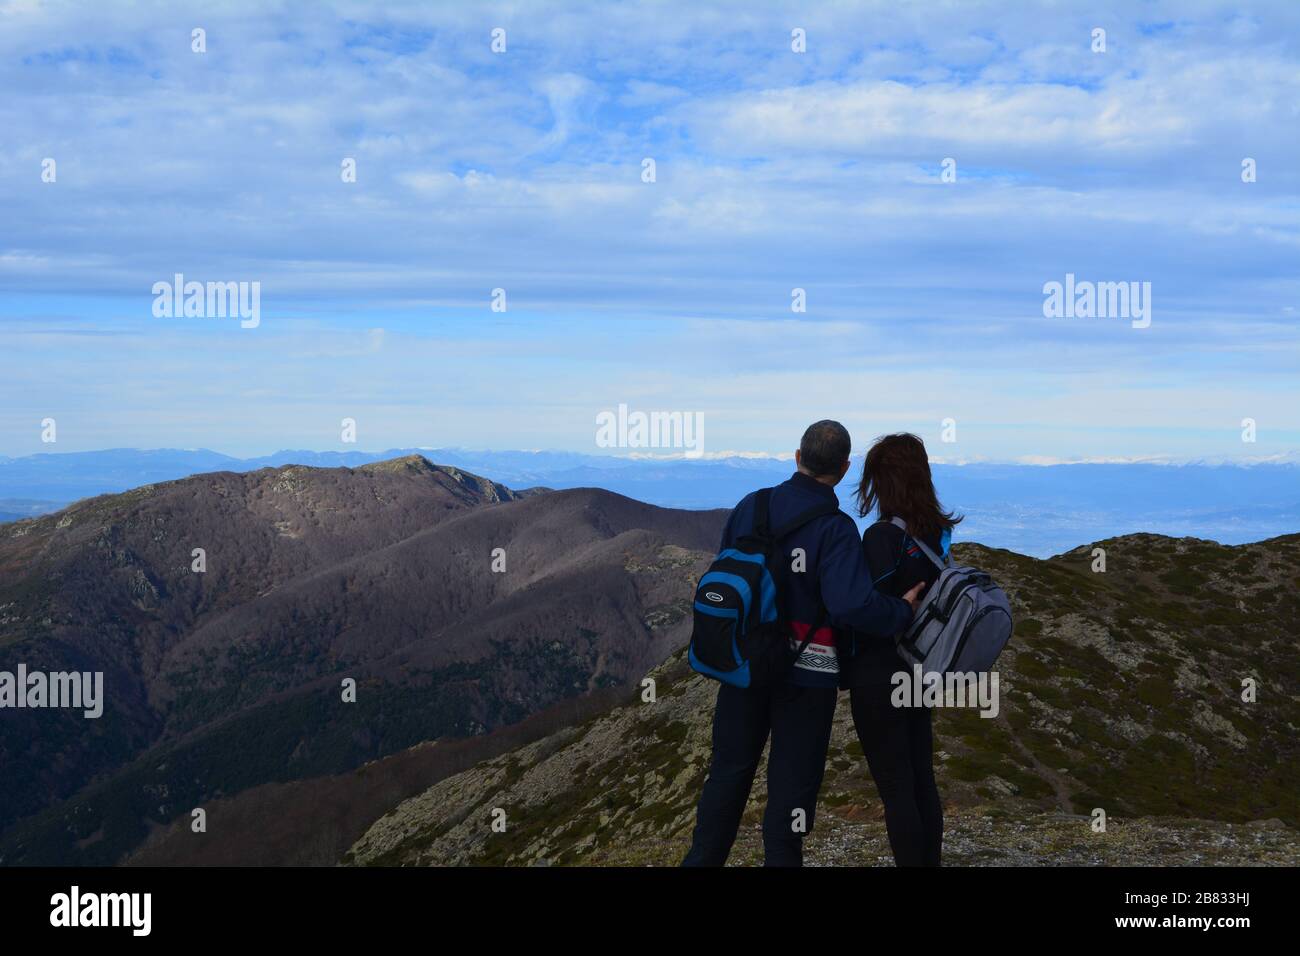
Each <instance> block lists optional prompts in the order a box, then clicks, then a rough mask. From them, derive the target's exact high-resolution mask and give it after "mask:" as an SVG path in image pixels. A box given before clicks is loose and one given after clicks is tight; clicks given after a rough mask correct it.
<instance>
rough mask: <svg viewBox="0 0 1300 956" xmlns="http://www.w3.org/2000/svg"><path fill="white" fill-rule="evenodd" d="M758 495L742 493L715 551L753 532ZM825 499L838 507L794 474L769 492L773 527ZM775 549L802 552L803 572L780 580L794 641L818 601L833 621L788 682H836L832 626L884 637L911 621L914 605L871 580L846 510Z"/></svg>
mask: <svg viewBox="0 0 1300 956" xmlns="http://www.w3.org/2000/svg"><path fill="white" fill-rule="evenodd" d="M756 494H757V492H753V493H751V494H748V495H746V496H745V498H744V499H743V500H742V501H741V502H740V504H738V505H736V507H735V508H734V509H733V510H732V512H731V516H730V517H729V518H728V519H727V525H726V527H725V528H723V529H722V543H721V544H720V545H719V547H718V551H719V552H721V551H725V550H726V549H727V548H730V547H734V546H735V544H736V541H737V539H739V538H740V537H742V536H744V535H746V534H748V533H749V532H750V531H752V530H753V527H754V497H755V495H756ZM825 501H834V502H836V503H837V504H838V499H837V498H836V497H835V489H834V488H832V487H830V486H829V485H825V484H822V483H821V482H820V481H817V480H816V479H815V478H811V477H809V476H808V475H805V474H803V473H802V472H798V471H796V472H795V473H794V474H793V475H791V476H790V479H789V480H788V481H783V482H782V483H781V484H779V485H777V486H776V487H775V488H774V489H772V498H771V502H770V503H769V505H768V508H769V519H770V523H771V526H772V527H774V528H775V527H779V526H780V525H781V524H782V523H784V522H786V521H790V520H791V519H793V518H796V517H798V516H799V515H800V514H802V513H803V512H805V511H807V510H809V509H810V508H812V507H814V506H816V505H818V504H822V503H823V502H825ZM779 546H780V553H781V554H783V555H784V557H785V560H786V561H789V562H793V557H792V553H793V552H794V550H795V549H796V548H802V549H803V552H804V559H805V563H804V569H805V570H804V571H803V573H800V574H791V575H789V576H788V577H787V579H786V580H787V581H788V582H789V591H788V595H787V601H788V602H789V603H788V611H789V615H790V619H791V623H792V624H793V625H794V639H795V640H796V641H797V642H800V643H802V641H803V638H804V637H805V636H806V635H807V633H808V628H809V627H811V626H812V624H813V623H814V622H815V621H816V620H817V617H818V611H819V609H820V608H821V607H823V606H824V607H825V608H826V613H827V616H828V617H829V619H830V622H831V624H833V625H834V627H829V626H825V627H821V628H819V629H818V630H817V631H816V632H815V633H814V634H813V639H812V640H811V641H810V642H809V644H808V646H807V647H806V648H805V649H804V652H803V654H801V655H800V657H799V660H798V662H796V664H795V667H794V670H793V671H791V674H790V681H791V682H793V683H795V684H801V685H804V686H812V687H836V686H838V682H839V663H838V658H837V656H836V630H837V629H841V628H842V629H854V630H858V631H865V632H866V633H867V634H870V635H874V636H876V638H877V639H878V640H882V641H884V640H890V639H892V638H893V636H894V635H895V634H897V633H898V632H900V631H902V630H904V629H905V628H906V627H907V626H908V625H909V624H910V623H911V622H912V609H911V607H909V606H908V604H907V602H906V601H900V600H899V599H898V598H895V597H890V596H889V595H887V594H882V593H881V592H879V591H877V590H876V589H875V587H874V586H873V585H872V583H871V575H870V573H869V572H868V571H867V565H866V561H865V560H864V558H863V556H862V540H861V538H859V537H858V529H857V525H855V524H854V523H853V519H852V518H850V517H849V516H848V515H847V514H845V513H844V512H842V511H841V512H839V513H838V514H833V515H823V516H822V517H819V518H814V519H813V520H812V521H809V522H808V523H807V524H805V525H803V526H802V527H800V528H796V529H795V530H794V531H792V532H790V534H789V535H787V536H786V537H785V539H784V540H782V541H781V542H780V543H779ZM787 566H789V565H787ZM795 646H796V647H797V646H798V645H797V644H796V645H795Z"/></svg>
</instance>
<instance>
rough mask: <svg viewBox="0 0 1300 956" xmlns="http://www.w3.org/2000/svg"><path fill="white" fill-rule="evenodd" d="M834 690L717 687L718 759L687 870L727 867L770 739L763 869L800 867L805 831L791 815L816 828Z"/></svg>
mask: <svg viewBox="0 0 1300 956" xmlns="http://www.w3.org/2000/svg"><path fill="white" fill-rule="evenodd" d="M836 693H837V691H836V689H835V688H834V687H800V686H797V685H795V684H792V683H788V682H784V683H781V684H777V685H776V686H774V687H770V688H762V689H758V690H753V689H741V688H739V687H732V686H731V685H729V684H720V685H719V686H718V702H717V706H716V708H715V709H714V711H713V762H712V764H711V765H710V766H709V779H708V780H707V781H706V782H705V784H704V793H703V794H702V795H701V797H700V804H699V807H698V808H697V810H696V815H695V836H694V839H693V841H692V843H691V849H690V852H689V853H687V854H686V859H685V860H683V861H682V865H683V866H722V865H723V864H724V863H726V861H727V854H728V853H730V852H731V845H732V843H734V842H735V840H736V831H737V830H738V829H739V827H740V818H741V815H742V814H743V813H744V812H745V804H746V803H747V802H748V800H749V791H750V787H751V786H752V785H753V783H754V773H755V771H757V769H758V763H759V760H760V759H761V758H762V756H763V746H764V744H766V743H767V738H768V736H769V735H770V736H771V738H772V750H771V753H769V754H768V759H767V810H766V812H765V813H764V815H763V855H764V865H766V866H800V865H802V863H803V833H801V832H798V831H797V830H796V828H795V824H796V822H798V820H797V818H796V816H795V813H794V811H795V810H802V811H803V814H802V817H803V822H805V823H806V827H805V828H804V829H806V831H807V832H811V831H812V825H813V816H814V812H815V810H816V806H817V793H818V791H819V790H820V789H821V785H822V774H823V773H824V772H825V770H826V748H827V747H828V746H829V744H830V738H831V722H832V720H833V718H834V716H835V695H836Z"/></svg>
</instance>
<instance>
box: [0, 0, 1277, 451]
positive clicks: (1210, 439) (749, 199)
mask: <svg viewBox="0 0 1300 956" xmlns="http://www.w3.org/2000/svg"><path fill="white" fill-rule="evenodd" d="M196 28H198V29H202V30H203V31H204V33H203V41H204V42H203V46H204V50H203V51H202V52H196V50H195V49H194V47H195V45H196V41H195V39H194V33H193V31H194V30H195V29H196ZM1097 29H1102V30H1104V31H1105V49H1104V50H1097V49H1094V48H1095V47H1096V46H1097V40H1096V39H1095V36H1094V31H1095V30H1097ZM498 30H502V31H504V49H503V50H501V51H500V52H497V51H494V49H493V42H494V31H498ZM793 31H802V33H800V34H795V33H794V32H793ZM496 35H497V37H498V38H500V37H501V36H502V34H500V33H498V34H496ZM799 36H801V37H802V38H803V41H804V50H803V52H797V51H796V49H794V47H796V46H798V45H799V43H798V40H797V37H799ZM500 46H501V43H500V39H498V48H500ZM0 87H2V88H3V89H4V90H5V91H6V93H5V96H4V97H2V98H0V455H10V456H17V455H25V454H32V453H37V452H50V451H82V450H89V449H96V448H108V447H146V448H157V447H206V448H212V449H215V450H218V451H222V452H225V453H228V454H234V455H256V454H262V453H268V452H271V451H273V450H276V449H280V448H312V449H317V450H347V449H348V448H363V449H383V448H393V447H412V446H429V447H451V446H460V447H467V448H498V449H508V448H517V449H531V448H549V449H564V450H571V451H580V452H588V453H598V452H604V451H612V452H614V453H621V452H626V451H636V450H637V449H629V448H619V447H615V448H612V449H610V448H608V447H607V446H603V445H598V429H597V417H598V416H599V415H600V414H601V413H602V412H606V411H610V410H615V409H617V408H618V406H619V405H626V406H627V407H628V409H630V410H631V411H634V412H635V411H643V412H647V413H648V412H653V411H660V412H680V413H682V414H684V415H689V416H696V420H700V421H702V422H703V441H702V442H701V443H700V444H701V446H702V447H701V449H700V450H701V451H703V452H704V453H706V454H708V455H709V456H717V455H722V454H725V453H728V452H733V451H739V452H750V453H753V452H759V453H763V452H765V453H788V452H789V450H790V449H792V448H793V447H795V446H796V445H797V443H798V438H799V435H800V433H801V432H802V430H803V428H804V426H806V425H807V424H808V423H809V422H811V421H813V420H815V419H819V418H824V417H831V418H836V419H839V420H841V421H843V422H844V423H845V424H846V425H847V426H848V427H849V429H850V431H851V432H852V433H853V435H854V438H855V446H856V447H857V448H858V449H859V450H860V449H861V447H862V446H863V445H864V444H865V443H866V441H867V440H868V439H869V438H870V437H871V436H873V435H876V434H880V433H884V432H890V431H898V430H910V431H914V432H916V433H917V434H919V435H921V436H922V437H923V438H924V439H925V441H926V443H927V446H928V447H929V449H930V452H931V455H932V457H934V458H936V459H938V460H954V461H956V460H1021V461H1059V460H1077V459H1107V460H1111V459H1129V458H1140V459H1147V458H1155V459H1173V460H1181V459H1188V458H1230V459H1242V460H1252V459H1257V458H1264V459H1266V458H1269V457H1273V456H1283V455H1291V456H1294V454H1295V452H1296V450H1297V449H1300V337H1298V336H1297V323H1300V312H1298V311H1297V310H1298V309H1300V160H1298V159H1297V157H1298V156H1300V150H1297V146H1298V145H1300V4H1296V3H1294V2H1290V0H1279V2H1274V3H1267V2H1260V3H1249V4H1241V3H1217V2H1201V0H1178V2H1146V3H1138V2H1127V0H1125V2H1119V0H1116V2H1099V3H1097V2H1092V3H1086V4H1084V3H1079V4H1072V3H1042V4H1032V3H1022V2H1014V3H1013V2H1005V3H988V2H985V3H981V2H962V3H960V4H958V3H938V2H929V3H923V4H898V3H835V2H830V3H816V4H813V3H801V4H778V3H771V4H767V3H763V4H756V3H753V2H735V3H731V2H719V3H708V4H706V3H700V2H698V0H696V2H686V3H625V4H617V5H615V4H610V3H607V2H592V3H587V2H576V0H575V2H567V3H546V2H536V3H512V4H493V3H483V4H476V3H471V2H457V3H446V4H427V3H426V4H418V5H416V4H410V5H404V4H400V3H399V4H391V3H390V4H384V5H382V6H379V5H376V6H375V7H373V8H372V7H370V6H369V5H362V4H356V3H334V4H325V3H257V4H253V3H248V4H244V3H237V2H231V3H223V4H220V5H207V4H202V5H191V6H187V5H186V4H184V3H174V2H166V3H161V2H160V3H138V4H128V3H100V2H86V3H34V2H23V0H0ZM349 159H350V160H354V161H355V172H356V175H355V181H354V182H348V181H345V176H344V175H343V166H344V163H345V161H346V160H349ZM48 160H53V161H54V164H53V167H52V169H53V174H54V175H53V177H52V179H53V181H48V180H49V179H50V178H51V177H50V175H49V170H50V168H51V167H50V164H49V163H48V162H47V161H48ZM646 160H653V173H654V175H653V177H649V176H648V175H647V163H646ZM945 160H951V161H952V162H951V163H948V164H947V166H948V168H949V169H951V170H953V171H955V180H954V181H945V176H944V172H945ZM1247 160H1252V161H1253V163H1252V164H1251V165H1252V166H1253V169H1254V181H1253V182H1245V181H1243V162H1244V161H1247ZM947 178H949V179H951V178H952V177H951V176H949V177H947ZM647 179H650V181H647ZM177 273H180V274H182V275H183V276H184V277H185V279H186V280H188V281H199V282H240V283H250V284H251V283H258V289H259V296H260V298H259V313H258V321H257V324H256V326H255V327H244V325H245V324H246V323H241V322H240V321H239V319H237V318H229V317H226V318H222V317H218V316H211V315H208V316H197V317H196V316H190V317H186V316H159V315H157V314H155V311H156V301H155V300H156V296H155V294H154V291H153V290H154V288H155V284H156V283H159V282H171V281H172V279H173V276H174V275H176V274H177ZM1067 275H1073V276H1074V277H1075V280H1076V281H1079V282H1084V281H1090V282H1124V283H1129V282H1132V283H1137V284H1138V286H1137V288H1139V289H1144V288H1149V289H1150V293H1149V296H1150V298H1149V305H1150V314H1149V318H1150V323H1149V325H1147V326H1146V327H1139V325H1140V323H1137V320H1130V318H1128V317H1124V316H1118V317H1116V316H1106V317H1100V316H1099V317H1081V316H1049V315H1046V314H1045V311H1044V300H1045V298H1046V296H1045V293H1044V288H1045V286H1046V284H1048V283H1051V282H1060V283H1065V282H1066V277H1067ZM1146 283H1149V286H1145V285H1144V284H1146ZM249 288H251V285H250V286H249ZM498 289H500V290H504V303H505V310H504V311H494V309H493V304H494V291H493V290H498ZM796 289H801V290H803V297H804V300H805V304H806V311H801V312H796V311H793V309H792V302H793V301H794V298H793V297H794V295H795V293H794V292H793V291H792V290H796ZM500 301H501V300H500V297H499V294H498V298H497V299H496V302H497V304H498V306H499V305H500ZM47 419H53V420H54V422H55V430H54V437H55V438H56V441H55V442H53V443H49V442H46V441H43V440H42V438H43V437H46V438H48V437H49V436H50V431H49V428H48V427H46V426H45V425H43V422H45V421H46V420H47ZM344 419H350V420H352V421H353V422H355V443H350V442H348V441H345V439H346V438H350V437H352V436H351V435H349V434H345V433H344V430H343V427H342V422H343V420H344ZM1245 419H1250V420H1252V421H1253V422H1254V433H1253V437H1254V441H1243V434H1244V433H1245V430H1244V429H1243V420H1245ZM945 423H946V424H945ZM945 439H948V440H945ZM666 451H671V450H666Z"/></svg>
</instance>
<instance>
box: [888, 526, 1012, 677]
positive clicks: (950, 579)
mask: <svg viewBox="0 0 1300 956" xmlns="http://www.w3.org/2000/svg"><path fill="white" fill-rule="evenodd" d="M890 523H891V524H894V525H897V526H898V527H900V528H902V529H903V531H904V532H905V533H906V532H907V523H906V522H905V521H903V519H902V518H892V519H890ZM908 536H909V537H911V539H912V540H913V541H915V542H916V546H917V547H918V548H920V549H921V553H923V554H924V555H925V556H926V557H927V558H929V559H930V560H931V561H932V562H933V563H934V564H935V565H936V566H938V568H939V580H937V581H935V582H934V583H933V584H931V585H930V587H929V588H927V589H926V592H925V595H924V596H923V597H922V599H921V604H920V606H919V607H918V608H917V609H916V616H915V617H914V618H913V620H912V625H911V627H909V628H908V629H907V630H906V631H904V632H903V633H902V634H900V635H899V637H898V640H897V641H896V646H897V649H898V654H899V656H900V657H902V658H903V660H905V661H907V663H908V665H909V666H912V665H915V664H920V665H921V670H922V672H923V673H929V672H931V671H938V672H939V673H943V674H950V673H962V674H966V673H975V674H979V673H982V672H984V671H987V670H989V669H990V668H991V667H992V666H993V662H994V661H995V660H997V659H998V655H999V654H1001V653H1002V648H1004V647H1006V645H1007V641H1009V640H1010V639H1011V602H1010V601H1008V600H1007V595H1006V593H1005V592H1004V591H1003V590H1002V589H1001V588H1000V587H998V586H997V585H996V584H995V583H994V582H993V579H992V578H991V577H989V576H988V574H986V573H985V572H983V571H981V570H979V569H978V568H967V567H954V566H953V564H952V562H951V561H950V560H948V559H947V558H946V557H944V558H941V557H939V555H937V554H935V553H934V551H932V550H931V549H930V548H929V547H928V546H927V545H926V544H925V542H923V541H921V540H920V539H919V538H917V537H915V536H913V535H910V534H909V535H908Z"/></svg>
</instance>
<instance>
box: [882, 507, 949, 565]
mask: <svg viewBox="0 0 1300 956" xmlns="http://www.w3.org/2000/svg"><path fill="white" fill-rule="evenodd" d="M889 523H890V524H892V525H894V526H895V527H898V528H902V529H903V533H904V534H906V535H907V536H908V537H909V538H911V539H912V541H913V542H914V543H915V544H916V546H917V547H918V548H920V549H921V553H922V554H924V555H925V556H926V557H927V558H929V559H930V563H931V564H933V565H934V566H935V567H937V568H938V569H939V570H940V571H942V570H943V569H944V568H946V567H948V566H949V564H950V563H951V562H950V559H947V558H941V557H939V556H938V555H937V554H935V553H934V551H933V550H932V549H931V548H930V546H929V545H928V544H926V543H925V542H924V541H922V540H921V539H920V538H918V537H917V536H916V535H914V534H912V533H911V532H910V531H908V530H907V522H906V521H904V520H903V519H902V518H899V517H893V518H890V519H889Z"/></svg>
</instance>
